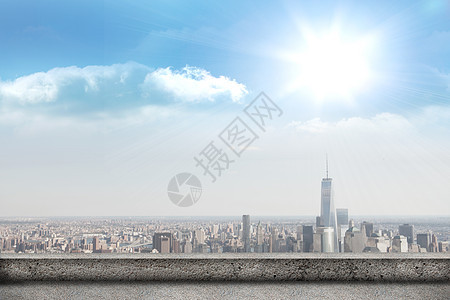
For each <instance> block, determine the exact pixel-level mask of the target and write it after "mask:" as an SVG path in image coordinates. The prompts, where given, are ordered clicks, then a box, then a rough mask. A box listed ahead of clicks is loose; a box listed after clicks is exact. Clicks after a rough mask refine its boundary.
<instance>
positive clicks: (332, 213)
mask: <svg viewBox="0 0 450 300" xmlns="http://www.w3.org/2000/svg"><path fill="white" fill-rule="evenodd" d="M332 180H333V179H331V178H329V177H328V161H327V177H326V178H323V179H322V193H321V207H320V223H321V225H322V226H324V227H332V228H334V251H335V252H338V251H339V246H338V230H337V220H336V209H335V208H334V199H333V198H334V197H333V189H332Z"/></svg>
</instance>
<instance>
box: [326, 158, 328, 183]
mask: <svg viewBox="0 0 450 300" xmlns="http://www.w3.org/2000/svg"><path fill="white" fill-rule="evenodd" d="M326 164H327V179H328V153H327V154H326Z"/></svg>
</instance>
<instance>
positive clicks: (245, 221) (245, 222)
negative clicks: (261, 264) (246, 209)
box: [242, 215, 250, 252]
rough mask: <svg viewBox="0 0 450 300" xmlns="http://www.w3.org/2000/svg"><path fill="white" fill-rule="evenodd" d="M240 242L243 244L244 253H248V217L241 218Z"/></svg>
mask: <svg viewBox="0 0 450 300" xmlns="http://www.w3.org/2000/svg"><path fill="white" fill-rule="evenodd" d="M242 241H243V242H244V251H245V252H250V215H243V216H242Z"/></svg>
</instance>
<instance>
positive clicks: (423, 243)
mask: <svg viewBox="0 0 450 300" xmlns="http://www.w3.org/2000/svg"><path fill="white" fill-rule="evenodd" d="M417 244H418V245H419V246H420V247H421V248H424V249H426V250H427V251H430V244H431V233H418V234H417Z"/></svg>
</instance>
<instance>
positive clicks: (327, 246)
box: [314, 227, 334, 253]
mask: <svg viewBox="0 0 450 300" xmlns="http://www.w3.org/2000/svg"><path fill="white" fill-rule="evenodd" d="M315 235H320V240H319V241H318V243H319V245H316V243H315V244H314V248H315V249H316V248H317V250H318V251H316V252H325V253H331V252H334V229H333V227H318V228H317V229H316V234H315Z"/></svg>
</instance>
